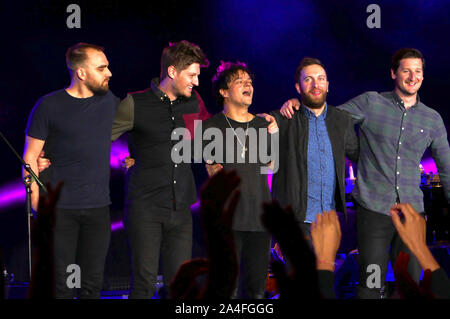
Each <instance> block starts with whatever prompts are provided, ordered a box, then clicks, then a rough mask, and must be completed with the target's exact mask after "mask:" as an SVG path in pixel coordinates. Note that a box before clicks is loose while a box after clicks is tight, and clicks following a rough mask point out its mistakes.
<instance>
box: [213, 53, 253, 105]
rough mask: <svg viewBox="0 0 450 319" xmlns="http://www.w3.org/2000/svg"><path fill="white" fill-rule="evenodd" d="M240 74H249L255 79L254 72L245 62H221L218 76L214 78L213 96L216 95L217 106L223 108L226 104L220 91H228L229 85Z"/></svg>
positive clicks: (215, 75)
mask: <svg viewBox="0 0 450 319" xmlns="http://www.w3.org/2000/svg"><path fill="white" fill-rule="evenodd" d="M239 72H245V73H247V74H248V75H249V76H250V78H251V79H252V80H253V79H254V78H255V76H254V74H253V72H252V71H250V69H249V68H248V67H247V64H245V63H244V62H239V61H236V63H233V62H224V61H220V65H219V66H218V67H217V69H216V74H214V76H213V78H212V89H213V95H215V97H216V101H217V104H219V105H220V106H222V107H223V102H224V98H223V96H222V94H220V90H227V89H228V83H230V81H232V80H233V79H234V78H235V77H236V76H238V74H239Z"/></svg>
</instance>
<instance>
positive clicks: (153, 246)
mask: <svg viewBox="0 0 450 319" xmlns="http://www.w3.org/2000/svg"><path fill="white" fill-rule="evenodd" d="M125 224H126V227H127V231H128V238H129V242H130V249H131V263H132V271H133V274H132V282H131V292H130V296H129V298H130V299H148V298H151V297H152V296H153V294H154V292H155V284H156V279H157V276H158V267H159V256H160V254H161V259H162V274H163V280H164V287H165V290H166V291H167V293H168V294H170V289H169V288H170V280H171V279H172V277H173V276H174V275H175V274H176V272H177V270H178V268H179V267H180V265H181V264H182V263H183V262H185V261H186V260H189V259H190V258H191V254H192V215H191V211H190V209H189V208H185V209H181V210H177V211H173V210H171V209H167V208H155V207H153V208H149V207H146V208H143V207H137V206H136V205H133V206H131V207H129V208H128V214H127V216H126V223H125Z"/></svg>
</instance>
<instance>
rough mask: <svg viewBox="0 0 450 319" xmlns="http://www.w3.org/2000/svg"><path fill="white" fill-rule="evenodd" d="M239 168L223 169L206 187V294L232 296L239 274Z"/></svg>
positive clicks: (203, 203) (203, 207)
mask: <svg viewBox="0 0 450 319" xmlns="http://www.w3.org/2000/svg"><path fill="white" fill-rule="evenodd" d="M239 183H240V179H239V177H238V176H237V174H236V172H235V171H231V172H226V171H224V170H220V171H219V172H218V173H217V174H215V175H214V176H213V177H211V178H210V179H209V180H208V181H207V182H206V184H205V186H204V187H203V188H202V191H201V195H200V201H201V214H202V215H201V216H202V223H203V229H204V232H205V242H206V248H207V252H208V256H209V260H210V271H209V274H208V276H209V277H208V284H207V288H206V291H205V293H204V297H205V298H213V299H215V298H230V297H231V294H232V292H233V289H234V284H235V282H236V278H237V274H238V266H237V265H238V263H237V256H236V252H235V249H234V241H233V231H232V223H233V216H234V213H235V211H236V207H237V204H238V202H239V198H240V192H239V191H238V190H237V187H238V185H239Z"/></svg>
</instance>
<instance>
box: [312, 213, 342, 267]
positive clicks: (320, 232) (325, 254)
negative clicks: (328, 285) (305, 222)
mask: <svg viewBox="0 0 450 319" xmlns="http://www.w3.org/2000/svg"><path fill="white" fill-rule="evenodd" d="M311 237H312V241H313V247H314V251H315V253H316V258H317V264H316V266H317V269H320V270H330V271H334V262H335V260H336V253H337V250H338V249H339V244H340V242H341V237H342V233H341V226H340V224H339V218H338V216H337V214H336V212H335V211H334V210H332V211H330V212H323V213H322V214H318V215H317V216H316V221H314V222H313V223H312V225H311Z"/></svg>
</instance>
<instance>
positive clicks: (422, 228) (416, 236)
mask: <svg viewBox="0 0 450 319" xmlns="http://www.w3.org/2000/svg"><path fill="white" fill-rule="evenodd" d="M400 213H402V214H403V216H404V221H403V222H402V221H401V219H400V216H399V214H400ZM390 214H391V217H392V222H393V223H394V226H395V228H396V229H397V232H398V234H399V235H400V238H401V239H402V241H403V242H404V243H405V245H406V246H408V248H409V249H410V250H411V252H412V253H413V254H414V256H416V258H417V260H418V261H419V263H420V266H421V267H422V268H423V269H430V270H431V271H434V270H436V269H438V268H439V264H438V263H437V261H436V260H435V259H434V257H433V255H432V254H431V252H430V250H429V249H428V247H427V244H426V222H425V219H424V218H423V217H422V216H420V215H419V213H418V212H417V211H416V210H415V209H414V208H413V207H412V206H411V204H409V203H406V204H396V205H394V206H392V208H391V211H390Z"/></svg>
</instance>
